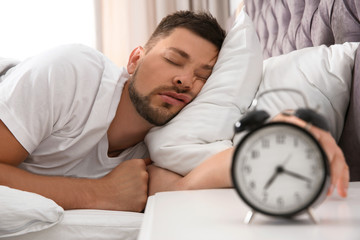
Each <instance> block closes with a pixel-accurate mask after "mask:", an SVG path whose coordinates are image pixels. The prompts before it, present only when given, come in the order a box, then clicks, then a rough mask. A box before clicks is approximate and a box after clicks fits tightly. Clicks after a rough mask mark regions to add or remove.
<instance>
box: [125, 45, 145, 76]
mask: <svg viewBox="0 0 360 240" xmlns="http://www.w3.org/2000/svg"><path fill="white" fill-rule="evenodd" d="M143 54H144V49H143V48H142V47H141V46H139V47H137V48H135V49H134V50H133V51H132V52H131V54H130V57H129V62H128V65H127V71H128V73H129V74H133V73H134V71H135V69H136V66H137V65H138V62H139V60H140V59H141V58H142V56H143Z"/></svg>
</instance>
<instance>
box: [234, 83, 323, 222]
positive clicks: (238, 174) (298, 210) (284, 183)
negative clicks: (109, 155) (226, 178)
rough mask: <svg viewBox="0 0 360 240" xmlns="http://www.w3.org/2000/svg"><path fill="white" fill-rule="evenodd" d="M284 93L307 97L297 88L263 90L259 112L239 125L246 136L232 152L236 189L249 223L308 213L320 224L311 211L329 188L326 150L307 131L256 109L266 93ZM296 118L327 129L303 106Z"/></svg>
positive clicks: (317, 116) (253, 113)
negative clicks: (260, 218)
mask: <svg viewBox="0 0 360 240" xmlns="http://www.w3.org/2000/svg"><path fill="white" fill-rule="evenodd" d="M280 90H281V91H284V90H287V91H294V92H297V93H299V94H300V95H302V94H301V93H300V92H298V91H297V90H292V89H276V90H270V91H267V92H263V93H262V94H260V95H259V96H258V98H257V99H255V102H254V104H253V105H252V106H253V108H254V110H252V111H250V112H249V113H247V114H246V115H245V117H243V118H242V119H240V120H239V121H238V122H237V123H236V124H235V131H236V132H242V131H247V133H246V135H245V136H244V137H243V138H242V139H241V141H240V142H239V143H238V144H237V146H236V148H235V151H234V154H233V159H232V166H231V177H232V181H233V185H234V187H235V189H236V191H237V193H238V195H239V196H240V198H241V199H242V200H243V201H244V202H245V203H246V204H247V205H248V206H249V207H250V209H251V210H250V211H249V212H248V214H247V216H246V217H245V223H250V222H251V221H252V219H253V216H254V214H255V213H257V212H258V213H262V214H265V215H268V216H272V217H282V218H294V217H295V216H297V215H299V214H302V213H308V214H309V216H310V219H311V220H312V221H313V222H315V223H316V222H317V220H316V218H315V216H314V215H313V214H312V208H313V207H314V206H316V205H318V204H319V203H321V202H322V201H323V200H324V198H325V197H326V193H327V192H328V189H329V186H330V170H329V163H328V159H327V156H326V154H325V152H324V150H323V148H322V147H321V145H320V144H319V142H318V141H317V140H316V139H315V138H314V136H313V135H312V134H311V133H310V132H309V131H308V130H307V129H306V128H303V127H300V126H298V125H294V124H291V123H288V122H267V120H268V119H269V117H270V115H269V114H268V113H267V112H266V111H263V110H256V103H257V100H258V99H259V98H260V97H261V96H262V95H264V94H266V93H268V92H271V91H280ZM302 96H303V95H302ZM303 98H304V101H305V103H307V102H306V99H305V97H304V96H303ZM292 114H294V115H295V116H297V117H299V118H300V119H303V120H304V121H306V122H308V123H309V124H311V125H314V126H317V127H319V128H322V129H325V130H328V127H327V122H326V121H325V119H324V118H323V117H322V116H321V115H319V114H318V113H316V112H315V111H314V110H312V109H309V108H301V109H298V110H296V111H294V112H293V113H292Z"/></svg>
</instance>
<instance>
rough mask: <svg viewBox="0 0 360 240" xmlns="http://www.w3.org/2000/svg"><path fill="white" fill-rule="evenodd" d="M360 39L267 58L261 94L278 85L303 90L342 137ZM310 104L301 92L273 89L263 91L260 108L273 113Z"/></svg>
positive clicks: (331, 129)
mask: <svg viewBox="0 0 360 240" xmlns="http://www.w3.org/2000/svg"><path fill="white" fill-rule="evenodd" d="M358 46H359V43H344V44H336V45H332V46H330V47H327V46H325V45H322V46H318V47H309V48H304V49H300V50H296V51H293V52H291V53H288V54H285V55H281V56H277V57H272V58H269V59H267V60H265V61H264V69H263V80H262V82H261V84H260V87H259V91H258V94H260V93H262V92H263V91H266V90H270V89H276V88H291V89H297V90H299V91H301V92H302V93H303V94H304V95H305V97H306V99H307V101H308V103H309V107H310V108H312V109H318V113H320V114H322V115H323V116H325V117H326V119H327V120H328V125H329V127H330V132H331V133H332V135H333V136H334V137H335V139H339V137H340V134H341V132H342V129H343V125H344V118H345V113H346V110H347V106H348V104H349V98H350V88H351V80H352V70H353V66H354V57H355V52H356V49H357V47H358ZM300 107H306V106H305V104H304V101H303V100H302V98H301V97H300V95H299V94H296V93H293V92H272V93H268V94H265V95H263V97H261V98H260V99H259V101H258V105H257V109H259V110H260V109H263V110H266V111H267V112H269V113H270V115H271V116H272V117H273V116H275V115H276V114H278V113H279V112H280V111H283V110H285V109H297V108H300Z"/></svg>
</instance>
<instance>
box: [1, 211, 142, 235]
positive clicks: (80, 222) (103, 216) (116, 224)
mask: <svg viewBox="0 0 360 240" xmlns="http://www.w3.org/2000/svg"><path fill="white" fill-rule="evenodd" d="M143 215H144V214H143V213H134V212H123V211H106V210H90V209H84V210H66V211H65V213H64V218H63V220H62V221H61V222H59V223H58V224H56V225H55V226H53V227H50V228H48V229H45V230H42V231H39V232H32V233H27V234H24V235H20V236H16V237H8V238H3V239H6V240H30V239H36V240H49V239H51V240H64V239H66V240H75V239H76V240H89V239H101V240H115V239H121V240H134V239H136V238H137V236H138V234H139V231H140V227H141V223H142V220H143Z"/></svg>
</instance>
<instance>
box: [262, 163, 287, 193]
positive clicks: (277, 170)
mask: <svg viewBox="0 0 360 240" xmlns="http://www.w3.org/2000/svg"><path fill="white" fill-rule="evenodd" d="M283 170H284V169H283V167H281V166H278V167H277V168H276V170H275V172H274V173H273V175H272V176H271V178H270V179H269V180H268V181H267V182H266V184H265V186H264V189H268V188H269V187H270V185H271V184H272V183H273V182H274V180H275V179H276V177H277V176H278V175H279V173H281V172H283Z"/></svg>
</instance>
